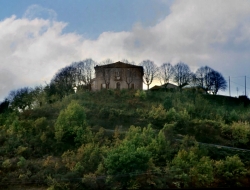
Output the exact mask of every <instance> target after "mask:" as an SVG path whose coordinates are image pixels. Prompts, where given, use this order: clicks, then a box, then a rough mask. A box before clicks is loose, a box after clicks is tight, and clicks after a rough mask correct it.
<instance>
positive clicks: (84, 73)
mask: <svg viewBox="0 0 250 190" xmlns="http://www.w3.org/2000/svg"><path fill="white" fill-rule="evenodd" d="M95 65H96V62H95V61H93V60H92V59H85V60H83V61H80V62H76V63H73V64H72V66H73V67H74V68H76V83H77V84H76V85H77V86H78V87H83V85H86V86H87V88H88V89H89V90H91V83H92V79H93V78H94V67H95Z"/></svg>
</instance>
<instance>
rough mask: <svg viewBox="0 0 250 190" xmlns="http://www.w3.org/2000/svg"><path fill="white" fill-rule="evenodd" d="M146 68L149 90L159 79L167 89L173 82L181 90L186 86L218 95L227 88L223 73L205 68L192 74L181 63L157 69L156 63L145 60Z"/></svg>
mask: <svg viewBox="0 0 250 190" xmlns="http://www.w3.org/2000/svg"><path fill="white" fill-rule="evenodd" d="M141 65H142V66H143V68H144V77H143V79H144V83H145V84H146V85H147V87H148V89H149V85H150V84H151V83H152V82H153V80H154V79H156V78H158V79H159V80H160V82H161V83H162V84H164V85H165V87H167V84H168V83H169V82H170V81H173V82H174V83H176V84H177V85H178V87H179V88H180V89H181V88H182V87H184V86H186V85H190V86H193V87H200V88H203V89H204V90H205V91H206V92H207V93H212V94H217V93H218V91H219V90H225V89H226V88H227V82H226V80H225V79H224V77H223V76H222V74H221V73H219V72H218V71H215V70H214V69H212V68H210V67H208V66H204V67H200V68H199V69H198V70H197V71H196V72H195V73H193V72H191V70H190V68H189V66H188V65H187V64H185V63H182V62H179V63H177V64H176V65H174V66H172V65H171V64H170V63H163V64H162V65H161V66H160V67H157V66H156V65H155V64H154V62H152V61H150V60H145V61H143V62H142V63H141Z"/></svg>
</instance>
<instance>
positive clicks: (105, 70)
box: [92, 61, 143, 91]
mask: <svg viewBox="0 0 250 190" xmlns="http://www.w3.org/2000/svg"><path fill="white" fill-rule="evenodd" d="M142 77H143V67H142V66H136V65H131V64H128V63H123V62H120V61H118V62H115V63H111V64H107V65H101V66H98V65H97V66H95V78H94V79H93V82H92V90H94V91H95V90H101V89H140V90H142V88H143V79H142Z"/></svg>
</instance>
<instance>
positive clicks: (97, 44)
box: [0, 0, 250, 101]
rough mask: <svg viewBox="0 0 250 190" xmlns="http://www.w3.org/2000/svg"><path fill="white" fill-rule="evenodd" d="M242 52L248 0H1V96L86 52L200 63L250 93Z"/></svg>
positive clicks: (246, 42)
mask: <svg viewBox="0 0 250 190" xmlns="http://www.w3.org/2000/svg"><path fill="white" fill-rule="evenodd" d="M249 52H250V1H249V0H237V1H236V0H227V1H225V0H209V1H208V0H199V1H198V0H185V1H184V0H41V1H39V0H10V1H5V0H0V101H1V100H3V99H4V98H5V97H6V96H7V95H8V93H9V92H10V91H11V90H13V89H17V88H20V87H24V86H30V87H33V86H35V85H44V84H45V83H49V82H50V80H51V78H52V77H53V75H54V74H55V73H56V72H57V71H58V70H59V69H60V68H62V67H64V66H66V65H70V64H71V63H72V62H76V61H80V60H83V59H86V58H92V59H94V60H95V61H97V62H100V61H103V60H105V59H107V58H110V59H112V60H113V61H119V60H122V59H128V60H129V61H134V62H135V63H140V62H141V61H143V60H145V59H150V60H152V61H154V62H155V63H156V64H157V65H158V66H160V65H161V64H162V63H166V62H170V63H171V64H173V65H175V64H176V63H177V62H179V61H182V62H184V63H186V64H188V65H189V66H190V69H191V70H192V71H193V72H195V71H196V70H197V69H198V68H199V67H201V66H205V65H207V66H210V67H211V68H213V69H215V70H217V71H219V72H221V73H222V74H223V76H224V77H225V79H226V80H228V78H229V76H230V77H231V91H232V92H231V95H232V96H236V95H241V94H243V93H244V77H245V76H246V78H247V95H250V54H249ZM248 81H249V82H248ZM237 88H238V91H237V90H236V89H237ZM220 94H226V95H228V94H229V92H228V90H227V91H226V92H220Z"/></svg>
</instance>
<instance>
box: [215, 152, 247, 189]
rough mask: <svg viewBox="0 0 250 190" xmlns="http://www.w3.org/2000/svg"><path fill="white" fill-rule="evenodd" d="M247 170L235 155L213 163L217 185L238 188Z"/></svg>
mask: <svg viewBox="0 0 250 190" xmlns="http://www.w3.org/2000/svg"><path fill="white" fill-rule="evenodd" d="M246 173H247V170H246V168H245V167H244V164H243V163H242V162H241V160H240V158H239V157H238V156H237V155H234V156H231V157H229V156H227V157H226V159H225V160H219V161H216V162H215V175H216V177H217V178H218V182H217V183H219V184H223V183H224V184H226V185H227V186H231V187H232V186H240V185H241V179H243V178H244V177H245V176H246Z"/></svg>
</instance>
